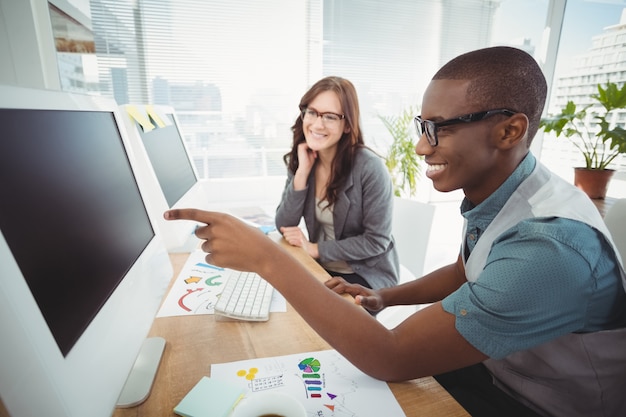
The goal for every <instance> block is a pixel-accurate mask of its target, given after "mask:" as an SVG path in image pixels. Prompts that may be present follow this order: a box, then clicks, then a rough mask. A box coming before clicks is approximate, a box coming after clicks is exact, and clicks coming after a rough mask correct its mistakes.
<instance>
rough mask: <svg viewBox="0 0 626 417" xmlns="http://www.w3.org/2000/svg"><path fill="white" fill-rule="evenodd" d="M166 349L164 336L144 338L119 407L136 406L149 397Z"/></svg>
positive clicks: (123, 390)
mask: <svg viewBox="0 0 626 417" xmlns="http://www.w3.org/2000/svg"><path fill="white" fill-rule="evenodd" d="M164 349H165V339H163V338H162V337H149V338H147V339H146V340H144V342H143V344H142V345H141V350H140V351H139V355H137V360H135V365H133V369H132V370H131V371H130V374H129V375H128V379H127V380H126V384H124V388H122V393H121V394H120V397H119V399H118V400H117V405H116V407H117V408H130V407H135V406H137V405H139V404H141V403H142V402H144V401H145V400H146V399H147V398H148V396H149V395H150V391H151V390H152V384H153V382H154V378H155V377H156V373H157V370H158V369H159V364H160V363H161V357H162V356H163V350H164Z"/></svg>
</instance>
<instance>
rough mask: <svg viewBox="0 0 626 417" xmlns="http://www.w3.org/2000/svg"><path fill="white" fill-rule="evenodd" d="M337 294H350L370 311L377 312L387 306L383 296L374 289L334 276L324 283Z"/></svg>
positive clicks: (356, 301)
mask: <svg viewBox="0 0 626 417" xmlns="http://www.w3.org/2000/svg"><path fill="white" fill-rule="evenodd" d="M324 285H326V287H328V288H330V289H331V290H333V291H334V292H336V293H337V294H344V293H347V294H350V295H351V296H352V297H354V302H355V303H356V304H358V305H360V306H362V307H364V308H366V309H368V310H369V311H372V312H377V311H380V310H382V309H383V308H385V307H386V306H385V304H384V302H383V299H382V297H381V296H380V295H379V294H378V293H377V292H376V291H374V290H372V289H370V288H366V287H364V286H362V285H359V284H350V283H349V282H348V281H346V280H345V279H343V278H341V277H332V278H330V279H329V280H328V281H326V282H325V283H324Z"/></svg>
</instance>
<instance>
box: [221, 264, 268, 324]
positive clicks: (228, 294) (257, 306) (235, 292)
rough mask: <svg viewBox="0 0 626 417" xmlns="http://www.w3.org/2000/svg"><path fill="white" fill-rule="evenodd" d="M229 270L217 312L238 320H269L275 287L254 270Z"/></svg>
mask: <svg viewBox="0 0 626 417" xmlns="http://www.w3.org/2000/svg"><path fill="white" fill-rule="evenodd" d="M224 272H228V275H227V276H226V281H225V283H224V291H222V293H221V294H220V295H219V297H218V299H217V304H216V305H215V314H217V315H221V316H225V317H229V318H232V319H238V320H247V321H267V320H268V319H269V318H270V302H271V301H272V294H273V292H274V288H273V287H272V286H271V285H270V284H268V283H267V281H265V280H264V279H263V278H261V277H260V276H259V275H257V274H255V273H254V272H240V271H235V270H232V269H231V270H228V269H227V270H226V271H224Z"/></svg>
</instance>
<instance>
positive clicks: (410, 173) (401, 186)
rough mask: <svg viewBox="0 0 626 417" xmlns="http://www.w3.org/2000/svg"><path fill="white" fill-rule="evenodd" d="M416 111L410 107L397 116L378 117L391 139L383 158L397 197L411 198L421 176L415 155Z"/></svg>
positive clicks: (418, 162) (417, 158) (419, 158)
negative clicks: (414, 124)
mask: <svg viewBox="0 0 626 417" xmlns="http://www.w3.org/2000/svg"><path fill="white" fill-rule="evenodd" d="M415 115H417V110H416V109H415V108H414V107H413V106H410V107H408V108H406V109H404V110H403V111H402V112H401V113H400V114H399V115H397V116H380V115H379V116H378V118H379V119H380V120H381V121H382V122H383V125H384V126H385V128H386V129H387V131H388V132H389V133H390V134H391V137H392V139H393V141H392V143H391V146H390V147H389V150H388V152H387V156H386V157H385V165H386V166H387V169H388V170H389V173H390V174H391V179H392V181H393V186H394V194H395V195H396V196H397V197H402V196H403V194H404V195H405V196H406V195H408V196H413V195H415V192H416V190H417V181H418V180H419V178H420V175H421V167H420V160H421V157H420V156H418V155H417V154H416V153H415V140H414V139H415V136H416V133H415V128H414V127H413V118H414V117H415Z"/></svg>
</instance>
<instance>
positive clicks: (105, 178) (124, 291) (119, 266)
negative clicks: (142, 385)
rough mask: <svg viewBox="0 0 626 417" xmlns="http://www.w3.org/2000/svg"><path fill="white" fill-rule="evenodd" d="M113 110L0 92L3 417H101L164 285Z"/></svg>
mask: <svg viewBox="0 0 626 417" xmlns="http://www.w3.org/2000/svg"><path fill="white" fill-rule="evenodd" d="M118 109H119V108H118V106H117V104H116V103H115V102H114V101H113V100H108V99H104V98H100V97H92V96H86V95H85V96H82V95H73V94H69V93H63V92H58V91H40V90H33V89H26V88H19V87H12V86H0V179H1V180H0V196H2V197H1V199H2V202H1V203H0V277H1V279H0V334H1V336H0V398H1V399H2V402H3V404H4V406H5V408H6V409H7V411H8V412H9V413H10V414H11V415H13V416H37V415H42V416H43V415H46V416H68V417H79V416H80V417H82V416H90V417H100V416H102V417H104V416H110V415H111V414H112V412H113V410H114V407H115V406H116V404H117V402H118V399H119V397H120V393H121V392H122V389H123V387H124V386H125V384H126V381H127V378H128V377H129V374H130V371H131V369H133V367H134V366H135V359H136V358H137V355H138V352H139V351H140V350H141V348H142V346H145V341H146V340H148V339H146V336H147V335H148V332H149V329H150V327H151V324H152V322H153V319H154V316H155V314H156V312H157V310H158V308H159V305H160V303H161V300H162V298H163V295H164V293H165V291H166V289H167V285H168V283H169V281H170V280H171V278H172V273H173V271H172V265H171V263H170V260H169V256H168V254H167V251H166V248H165V245H164V244H163V242H162V241H161V240H160V238H159V237H158V235H157V234H155V232H154V227H153V219H151V217H150V215H149V213H148V211H147V210H146V207H145V204H144V198H145V196H143V195H142V189H141V188H142V184H141V183H140V182H139V183H138V182H137V181H136V179H135V176H134V174H133V168H134V166H133V158H132V155H130V154H129V152H128V149H129V147H128V143H127V137H126V135H125V134H124V129H120V128H119V126H120V123H121V119H120V115H119V110H118ZM150 346H152V348H154V346H153V345H150ZM157 350H158V349H157ZM161 351H162V350H161ZM126 405H130V404H129V403H127V404H126Z"/></svg>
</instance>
